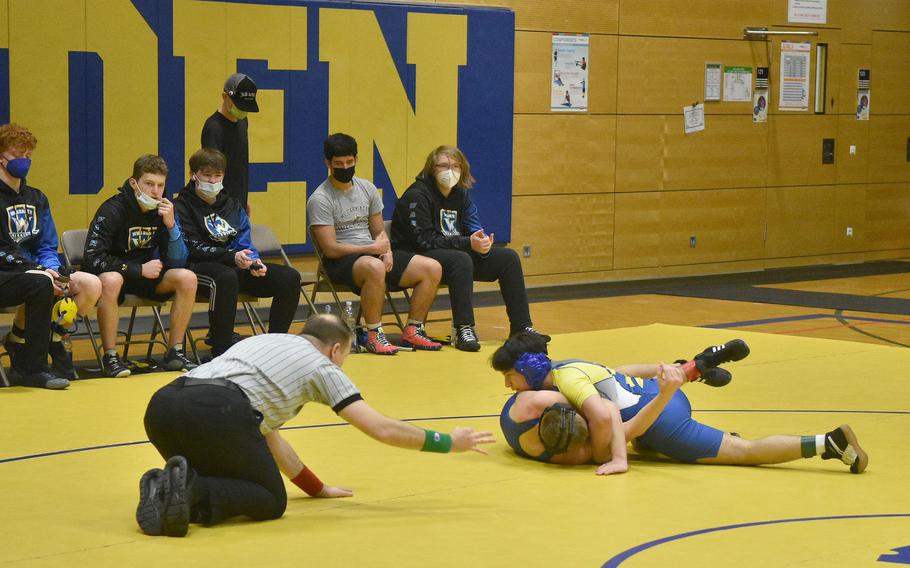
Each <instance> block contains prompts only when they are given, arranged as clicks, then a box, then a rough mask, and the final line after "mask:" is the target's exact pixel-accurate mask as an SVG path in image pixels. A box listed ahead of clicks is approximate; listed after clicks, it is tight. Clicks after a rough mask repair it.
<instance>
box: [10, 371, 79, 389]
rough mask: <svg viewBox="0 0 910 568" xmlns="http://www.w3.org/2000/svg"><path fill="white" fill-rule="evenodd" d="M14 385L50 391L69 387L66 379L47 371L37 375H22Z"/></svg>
mask: <svg viewBox="0 0 910 568" xmlns="http://www.w3.org/2000/svg"><path fill="white" fill-rule="evenodd" d="M15 384H18V385H21V386H24V387H35V388H39V389H50V390H63V389H65V388H67V387H68V386H70V382H69V381H68V380H67V379H64V378H63V377H58V376H55V375H54V374H53V373H51V372H48V371H40V372H38V373H29V374H28V375H22V378H21V379H19V381H18V382H16V383H15Z"/></svg>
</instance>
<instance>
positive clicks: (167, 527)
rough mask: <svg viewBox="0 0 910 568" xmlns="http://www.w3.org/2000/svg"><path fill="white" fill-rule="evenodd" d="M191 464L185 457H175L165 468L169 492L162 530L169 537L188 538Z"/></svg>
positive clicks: (166, 498) (166, 494) (165, 502)
mask: <svg viewBox="0 0 910 568" xmlns="http://www.w3.org/2000/svg"><path fill="white" fill-rule="evenodd" d="M189 469H190V468H189V464H187V463H186V458H185V457H183V456H173V457H171V459H169V460H167V465H165V466H164V476H165V477H166V478H167V491H166V492H165V498H164V511H163V514H162V524H161V528H162V531H163V532H164V534H166V535H167V536H186V532H187V530H189V526H190V501H189V490H188V487H187V485H188V481H189V477H190V475H189Z"/></svg>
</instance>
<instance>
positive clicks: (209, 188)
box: [174, 148, 300, 357]
mask: <svg viewBox="0 0 910 568" xmlns="http://www.w3.org/2000/svg"><path fill="white" fill-rule="evenodd" d="M226 167H227V160H226V159H225V156H224V154H222V153H221V152H219V151H218V150H213V149H211V148H203V149H202V150H199V151H197V152H196V153H195V154H193V156H192V157H191V158H190V172H191V175H190V181H189V183H187V184H186V187H184V188H183V191H181V192H180V194H179V195H178V196H177V197H176V198H174V206H175V207H176V208H177V217H178V218H179V219H180V222H181V226H182V227H183V231H184V239H185V241H186V244H187V248H188V249H189V262H190V268H191V269H192V270H193V271H194V272H195V273H196V274H197V276H198V277H199V281H200V283H202V284H208V283H210V282H211V283H213V284H214V286H213V287H212V286H206V285H203V286H200V291H201V292H203V293H208V294H209V298H210V302H209V326H210V337H211V343H212V356H213V357H217V356H218V355H221V354H222V353H224V352H225V351H227V349H228V348H229V347H230V346H231V345H233V343H234V333H233V332H234V316H235V315H236V313H237V294H238V293H239V292H242V293H244V294H249V295H251V296H256V297H257V298H272V307H271V309H270V310H269V333H287V332H288V328H290V326H291V321H293V319H294V314H295V312H296V311H297V302H298V301H299V299H300V273H299V272H297V271H296V270H294V269H293V268H291V267H290V266H285V265H283V264H270V263H265V262H261V260H260V258H259V251H257V250H256V247H255V246H254V245H253V242H252V240H251V238H250V219H249V217H248V216H247V214H246V211H244V209H243V205H242V204H241V203H240V200H238V199H237V198H235V197H233V196H231V195H229V194H228V192H227V187H226V185H225V184H224V183H223V181H222V180H223V179H225V174H224V172H225V169H226Z"/></svg>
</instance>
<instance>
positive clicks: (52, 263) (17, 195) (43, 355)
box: [0, 124, 101, 389]
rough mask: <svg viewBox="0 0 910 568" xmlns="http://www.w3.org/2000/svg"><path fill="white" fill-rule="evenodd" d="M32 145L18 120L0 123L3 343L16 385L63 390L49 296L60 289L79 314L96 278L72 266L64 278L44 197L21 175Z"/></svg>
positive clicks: (68, 375)
mask: <svg viewBox="0 0 910 568" xmlns="http://www.w3.org/2000/svg"><path fill="white" fill-rule="evenodd" d="M37 144H38V139H37V138H35V136H34V135H33V134H32V133H31V132H30V131H29V130H28V129H26V128H24V127H22V126H20V125H18V124H4V125H3V126H0V212H3V220H2V221H0V251H2V254H0V305H2V306H16V305H18V306H19V309H18V310H17V311H16V316H15V319H14V320H13V326H12V330H11V331H10V332H9V333H8V334H7V336H6V340H5V342H4V346H5V348H6V350H7V351H8V352H9V354H10V359H11V366H12V368H13V369H14V370H15V371H16V372H17V373H18V374H19V375H21V377H22V378H21V384H23V385H26V386H34V387H44V388H50V389H63V388H66V387H67V386H68V385H69V379H74V378H75V377H76V372H75V369H74V368H73V360H72V354H71V353H69V352H67V350H66V349H64V347H63V344H62V338H63V335H65V334H66V333H68V330H65V329H63V327H61V326H59V325H56V326H55V325H53V324H54V323H59V322H52V321H51V313H52V307H53V305H54V302H55V296H56V297H62V296H64V295H66V296H67V297H69V298H71V299H72V300H73V301H74V302H75V303H76V306H77V309H78V311H79V312H80V313H83V314H87V313H90V312H92V311H93V310H94V309H95V302H97V300H98V296H99V295H100V294H101V282H100V281H99V280H98V278H97V277H96V276H93V275H91V274H87V273H85V272H74V273H72V274H71V275H69V279H68V280H67V279H66V278H61V276H60V257H59V256H58V255H57V245H58V241H57V229H56V227H55V226H54V219H53V217H52V216H51V209H50V204H49V202H48V199H47V196H46V195H45V194H44V193H43V192H42V191H41V190H39V189H36V188H34V187H31V186H30V185H28V183H27V182H26V176H27V175H28V172H29V168H30V167H31V165H32V161H31V155H32V152H33V151H34V149H35V147H36V146H37ZM49 337H50V340H51V341H50V343H48V338H49ZM48 353H50V355H51V358H52V360H53V369H51V370H50V371H49V370H48V367H47V356H48Z"/></svg>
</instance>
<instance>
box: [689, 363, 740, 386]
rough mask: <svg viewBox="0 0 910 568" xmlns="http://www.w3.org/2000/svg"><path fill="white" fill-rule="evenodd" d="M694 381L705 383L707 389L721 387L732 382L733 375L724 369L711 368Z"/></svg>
mask: <svg viewBox="0 0 910 568" xmlns="http://www.w3.org/2000/svg"><path fill="white" fill-rule="evenodd" d="M695 380H697V381H698V382H700V383H705V384H706V385H708V386H709V387H722V386H726V385H727V384H728V383H729V382H730V381H732V380H733V375H731V374H730V371H728V370H726V369H722V368H720V367H711V368H710V369H705V372H704V373H702V374H701V376H700V377H699V378H697V379H695Z"/></svg>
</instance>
